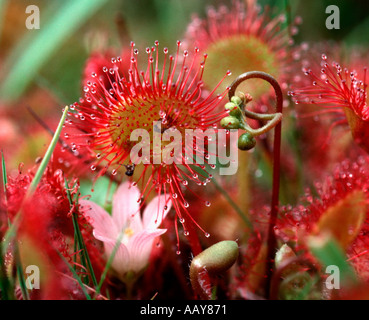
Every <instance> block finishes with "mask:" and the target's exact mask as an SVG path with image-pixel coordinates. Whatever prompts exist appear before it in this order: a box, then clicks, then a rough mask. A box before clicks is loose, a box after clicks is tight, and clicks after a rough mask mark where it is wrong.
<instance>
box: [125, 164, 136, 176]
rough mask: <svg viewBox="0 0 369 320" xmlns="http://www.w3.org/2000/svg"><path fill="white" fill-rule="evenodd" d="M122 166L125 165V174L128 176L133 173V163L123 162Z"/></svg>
mask: <svg viewBox="0 0 369 320" xmlns="http://www.w3.org/2000/svg"><path fill="white" fill-rule="evenodd" d="M124 166H125V167H126V176H129V177H131V176H133V173H134V172H135V165H134V163H133V164H127V165H125V164H124Z"/></svg>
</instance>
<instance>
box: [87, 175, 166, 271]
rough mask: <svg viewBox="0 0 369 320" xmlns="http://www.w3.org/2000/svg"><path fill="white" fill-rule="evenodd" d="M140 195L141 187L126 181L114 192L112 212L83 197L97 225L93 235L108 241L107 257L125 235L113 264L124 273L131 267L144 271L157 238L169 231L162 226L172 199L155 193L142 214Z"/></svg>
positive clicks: (94, 223) (88, 212)
mask: <svg viewBox="0 0 369 320" xmlns="http://www.w3.org/2000/svg"><path fill="white" fill-rule="evenodd" d="M140 198H141V193H140V191H139V190H138V188H137V187H135V186H132V185H130V183H129V182H125V183H122V184H121V185H120V186H119V188H118V189H117V191H116V193H115V194H114V197H113V208H112V215H110V214H109V213H108V212H106V211H105V210H104V209H103V208H101V207H100V206H99V205H97V204H96V203H94V202H92V201H88V200H81V201H80V205H81V208H82V212H83V213H84V214H85V216H87V217H89V218H90V223H91V224H92V226H93V228H94V230H93V235H94V236H95V238H96V239H98V240H100V241H102V242H103V243H104V247H105V253H106V255H107V258H109V257H110V255H111V253H112V252H113V249H114V246H115V244H116V243H117V241H118V239H119V238H120V237H121V243H120V245H119V247H118V249H117V252H116V254H115V257H114V260H113V263H112V268H113V269H114V270H115V271H116V272H117V273H118V274H119V275H122V276H124V275H125V274H126V273H127V272H129V271H133V272H135V273H139V272H140V271H142V270H143V269H144V268H145V267H146V265H147V264H148V261H149V257H150V253H151V248H152V245H153V242H154V239H155V238H156V237H158V236H160V235H162V234H163V233H165V232H166V229H158V227H159V226H160V224H161V222H162V221H163V219H164V218H165V216H166V215H167V213H168V212H169V210H170V208H171V206H172V203H171V201H170V200H169V201H166V200H165V196H164V195H160V196H157V197H155V198H154V199H153V200H152V201H151V202H150V203H149V204H148V205H147V207H146V208H145V210H144V212H143V216H142V218H141V215H140V212H139V209H140V204H139V201H138V200H139V199H140Z"/></svg>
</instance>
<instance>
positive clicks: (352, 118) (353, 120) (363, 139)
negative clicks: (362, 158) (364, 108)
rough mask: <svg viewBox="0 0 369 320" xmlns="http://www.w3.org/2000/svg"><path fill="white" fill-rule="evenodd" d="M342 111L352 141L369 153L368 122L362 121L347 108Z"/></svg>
mask: <svg viewBox="0 0 369 320" xmlns="http://www.w3.org/2000/svg"><path fill="white" fill-rule="evenodd" d="M344 110H345V114H346V118H347V122H348V123H349V125H350V129H351V133H352V137H353V139H354V141H355V142H356V143H357V144H358V145H359V146H360V147H361V148H363V149H364V150H365V151H366V152H368V153H369V121H364V120H363V119H362V118H360V117H359V116H358V115H357V114H356V113H355V112H354V111H353V110H351V109H349V108H344Z"/></svg>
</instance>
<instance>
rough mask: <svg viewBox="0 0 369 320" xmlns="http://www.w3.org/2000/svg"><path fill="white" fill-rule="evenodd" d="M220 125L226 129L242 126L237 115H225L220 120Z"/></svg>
mask: <svg viewBox="0 0 369 320" xmlns="http://www.w3.org/2000/svg"><path fill="white" fill-rule="evenodd" d="M220 125H221V126H222V127H223V128H224V129H238V128H239V127H240V120H238V119H237V118H235V117H225V118H223V119H222V120H220Z"/></svg>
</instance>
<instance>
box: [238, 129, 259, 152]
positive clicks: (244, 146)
mask: <svg viewBox="0 0 369 320" xmlns="http://www.w3.org/2000/svg"><path fill="white" fill-rule="evenodd" d="M255 145H256V139H255V138H254V136H253V135H252V134H251V133H249V132H245V133H244V134H242V135H241V136H240V137H239V138H238V149H240V150H250V149H252V148H253V147H255Z"/></svg>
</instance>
